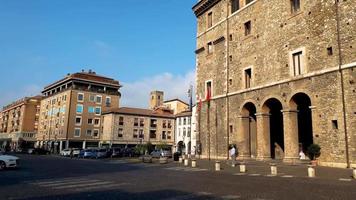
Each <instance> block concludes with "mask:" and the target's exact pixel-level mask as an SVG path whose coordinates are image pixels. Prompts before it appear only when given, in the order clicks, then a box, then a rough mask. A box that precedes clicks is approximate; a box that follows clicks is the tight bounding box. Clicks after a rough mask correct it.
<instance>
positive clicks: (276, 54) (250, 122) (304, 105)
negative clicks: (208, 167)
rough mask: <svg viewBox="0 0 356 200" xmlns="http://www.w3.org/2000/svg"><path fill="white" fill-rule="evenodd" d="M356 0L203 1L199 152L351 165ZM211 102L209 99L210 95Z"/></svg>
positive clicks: (355, 142) (355, 161) (355, 147)
mask: <svg viewBox="0 0 356 200" xmlns="http://www.w3.org/2000/svg"><path fill="white" fill-rule="evenodd" d="M355 10H356V2H355V1H334V0H326V1H306V0H283V1H281V0H268V1H266V0H201V1H198V3H197V4H196V5H194V7H193V11H194V13H195V15H196V16H197V38H196V39H197V48H196V52H195V53H196V69H197V77H196V85H197V99H198V101H199V99H201V100H202V101H203V103H202V106H201V109H200V111H199V112H198V119H197V120H198V123H199V125H198V131H199V134H198V136H197V138H198V140H199V141H200V143H201V151H202V156H203V157H206V158H227V157H228V145H230V144H236V145H237V147H238V151H239V157H240V158H249V159H250V158H253V159H259V160H268V159H283V160H284V161H285V162H295V161H297V160H298V155H299V152H300V151H304V152H306V149H307V147H308V146H309V145H310V144H313V143H315V144H319V145H320V146H321V156H320V158H319V163H320V164H321V165H327V166H335V167H350V166H356V91H355V90H356V87H355V85H356V83H355V81H356V69H355V66H356V51H355V48H356V35H355V33H356V12H355ZM209 99H210V101H209Z"/></svg>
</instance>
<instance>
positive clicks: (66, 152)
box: [59, 149, 70, 156]
mask: <svg viewBox="0 0 356 200" xmlns="http://www.w3.org/2000/svg"><path fill="white" fill-rule="evenodd" d="M59 155H61V156H70V149H63V150H62V151H61V152H60V153H59Z"/></svg>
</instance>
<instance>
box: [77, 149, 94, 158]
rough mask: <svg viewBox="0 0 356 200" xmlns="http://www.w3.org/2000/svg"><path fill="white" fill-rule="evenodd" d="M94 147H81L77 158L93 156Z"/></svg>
mask: <svg viewBox="0 0 356 200" xmlns="http://www.w3.org/2000/svg"><path fill="white" fill-rule="evenodd" d="M95 156H96V155H95V150H94V149H83V150H81V151H80V152H79V155H78V158H95Z"/></svg>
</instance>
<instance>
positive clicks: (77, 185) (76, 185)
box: [53, 181, 113, 190]
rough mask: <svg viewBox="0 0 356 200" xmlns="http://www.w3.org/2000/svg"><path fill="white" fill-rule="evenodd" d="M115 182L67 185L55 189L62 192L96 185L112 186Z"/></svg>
mask: <svg viewBox="0 0 356 200" xmlns="http://www.w3.org/2000/svg"><path fill="white" fill-rule="evenodd" d="M112 183H113V182H111V181H102V182H95V183H85V184H75V185H65V186H59V187H53V188H54V189H57V190H60V189H70V188H75V187H78V188H79V187H89V186H95V185H105V184H112Z"/></svg>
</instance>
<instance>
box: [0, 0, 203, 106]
mask: <svg viewBox="0 0 356 200" xmlns="http://www.w3.org/2000/svg"><path fill="white" fill-rule="evenodd" d="M196 2H197V1H196V0H149V1H147V0H53V1H52V0H51V1H48V0H26V1H23V0H0V5H1V6H0V47H1V48H0V69H1V74H2V78H1V79H0V106H3V105H5V104H7V103H9V102H11V101H12V100H16V99H17V98H20V97H22V96H27V95H35V94H36V93H38V92H39V91H40V90H41V89H42V88H43V86H45V85H47V84H49V83H51V82H53V81H56V80H58V79H60V78H62V77H63V76H65V75H66V74H67V73H73V72H78V71H81V70H82V69H86V70H88V69H92V70H94V71H96V72H97V73H98V74H102V75H107V76H110V77H113V78H115V79H118V80H119V81H121V82H122V84H123V85H124V87H123V88H122V95H123V105H124V106H137V107H145V106H146V105H147V102H148V93H149V91H150V90H153V89H159V90H164V91H165V93H166V97H167V98H176V97H179V98H183V99H184V98H186V97H185V96H186V90H187V89H188V85H189V84H190V83H192V82H194V68H195V67H194V65H195V64H194V63H195V55H194V50H195V35H196V21H195V16H194V14H193V12H192V10H191V7H192V6H193V5H194V4H195V3H196ZM125 88H126V89H125ZM133 91H137V92H133ZM146 96H147V97H146ZM142 98H145V99H147V100H145V99H142Z"/></svg>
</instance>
